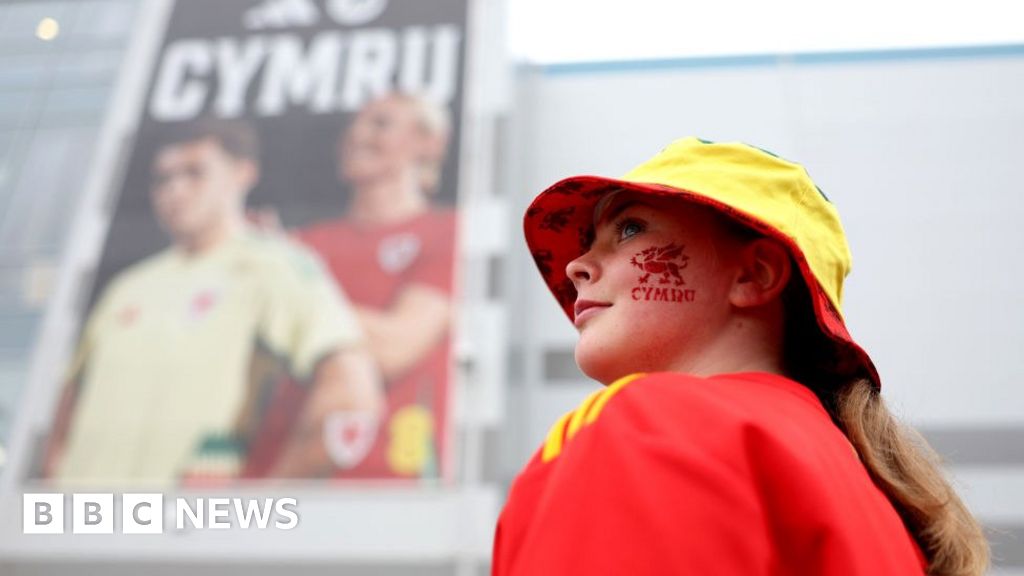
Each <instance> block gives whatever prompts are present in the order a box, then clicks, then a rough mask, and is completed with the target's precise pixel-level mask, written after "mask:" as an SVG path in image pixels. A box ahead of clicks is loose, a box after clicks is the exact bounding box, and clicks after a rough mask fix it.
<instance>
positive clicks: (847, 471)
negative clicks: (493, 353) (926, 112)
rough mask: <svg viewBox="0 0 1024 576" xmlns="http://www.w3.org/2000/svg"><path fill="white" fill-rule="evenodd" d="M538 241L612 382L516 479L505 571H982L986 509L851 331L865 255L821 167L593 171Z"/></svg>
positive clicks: (554, 433)
mask: <svg viewBox="0 0 1024 576" xmlns="http://www.w3.org/2000/svg"><path fill="white" fill-rule="evenodd" d="M525 231H526V239H527V243H528V245H529V247H530V249H531V251H532V253H533V257H534V259H535V261H536V263H537V266H538V268H539V269H540V271H541V274H542V275H543V277H544V280H545V281H546V283H547V284H548V286H549V288H550V289H551V291H552V292H553V293H554V295H555V296H556V298H557V299H558V300H559V303H560V304H561V306H562V308H563V310H564V311H565V313H566V314H567V315H568V316H569V318H570V320H572V321H573V322H574V324H575V326H576V328H577V329H578V331H579V334H580V338H579V343H578V345H577V348H576V360H577V363H578V364H579V366H580V368H581V369H582V370H583V372H584V373H586V374H587V375H588V376H590V377H592V378H594V379H595V380H598V381H599V382H601V383H602V384H604V385H605V387H604V388H603V389H601V390H599V391H597V392H595V393H594V394H593V395H591V396H590V397H589V398H587V399H586V400H585V401H584V402H583V403H582V404H581V405H580V406H579V407H578V408H577V409H576V410H574V411H572V412H570V413H568V414H566V415H565V416H564V417H563V418H562V419H561V420H559V421H558V422H557V423H556V424H555V425H554V426H553V427H552V429H551V432H550V433H549V435H548V438H547V440H546V441H545V443H544V445H543V446H542V447H541V449H540V450H539V451H538V452H537V454H536V455H535V456H534V458H533V459H532V460H531V461H530V463H529V464H528V465H527V466H526V468H525V469H524V470H523V471H522V473H521V474H520V475H519V477H518V478H517V479H516V481H515V483H514V485H513V486H512V490H511V492H510V495H509V500H508V502H507V504H506V507H505V510H504V511H503V512H502V516H501V519H500V521H499V524H498V530H497V535H496V540H495V549H494V562H493V571H494V574H498V575H505V574H524V575H527V574H528V575H535V574H588V575H590V574H631V575H633V574H652V575H653V574H737V575H738V574H743V575H751V574H863V575H871V576H877V575H880V574H922V573H926V572H927V573H928V574H965V575H966V574H972V575H977V574H982V573H983V571H984V570H985V568H986V566H987V560H988V549H987V545H986V542H985V540H984V537H983V535H982V532H981V530H980V528H979V526H978V524H977V522H976V521H975V520H974V518H972V516H971V515H970V513H969V512H968V511H967V509H966V508H965V507H964V505H963V503H962V502H961V501H960V499H959V498H958V497H957V495H956V493H955V492H954V491H953V489H952V488H951V487H950V486H949V484H948V483H947V482H946V481H945V480H944V479H943V476H942V473H941V471H940V469H939V465H938V461H937V457H936V456H935V454H934V452H933V451H931V449H930V448H928V447H927V445H926V444H925V443H924V441H923V440H922V439H921V438H920V436H918V435H916V434H915V433H914V432H913V431H911V430H909V429H907V428H905V427H903V426H901V425H899V424H898V423H897V422H896V421H895V420H894V419H893V417H892V415H891V414H890V413H889V411H888V409H887V408H886V407H885V405H884V403H883V401H882V398H881V396H880V394H879V389H880V379H879V376H878V373H877V371H876V370H875V367H874V364H873V363H872V362H871V359H870V358H869V357H868V355H867V354H866V353H865V352H864V350H863V349H862V348H861V347H860V346H858V345H857V343H856V342H854V340H853V339H852V338H851V337H850V334H849V333H848V332H847V330H846V328H845V325H844V322H843V317H842V313H841V300H842V283H843V280H844V278H845V277H846V274H847V273H848V271H849V269H850V254H849V249H848V247H847V244H846V239H845V235H844V233H843V229H842V226H841V224H840V222H839V218H838V213H837V212H836V210H835V208H834V207H833V206H832V204H831V203H830V202H829V201H828V199H827V198H826V197H825V195H824V194H822V193H821V191H820V190H818V188H817V187H816V186H815V185H814V183H813V182H812V181H811V180H810V178H809V177H808V175H807V173H806V171H805V170H804V169H803V168H802V167H800V166H799V165H797V164H793V163H790V162H787V161H785V160H782V159H780V158H778V157H776V156H774V155H772V154H769V153H766V152H764V151H762V150H760V149H757V148H754V147H751V146H747V145H743V144H736V143H729V144H715V143H710V142H706V141H702V140H698V139H695V138H688V139H683V140H679V141H677V142H675V143H673V144H671V145H670V146H669V147H667V148H666V149H665V150H663V151H662V152H661V153H659V154H658V155H657V156H655V157H654V158H653V159H651V160H650V161H648V162H646V163H644V164H642V165H640V166H639V167H637V168H636V169H634V170H633V171H632V172H630V173H629V174H627V175H626V176H625V177H624V178H623V179H621V180H615V179H609V178H599V177H592V176H580V177H575V178H569V179H566V180H563V181H561V182H558V183H557V184H555V185H553V186H552V187H550V188H549V189H547V190H546V191H544V192H543V193H542V194H541V195H540V196H538V197H537V199H536V200H535V201H534V202H533V204H532V205H531V207H530V208H529V210H528V211H527V213H526V218H525Z"/></svg>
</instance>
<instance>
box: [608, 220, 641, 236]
mask: <svg viewBox="0 0 1024 576" xmlns="http://www.w3.org/2000/svg"><path fill="white" fill-rule="evenodd" d="M615 230H616V235H617V236H618V238H619V240H620V241H621V240H626V239H627V238H629V237H630V236H635V235H636V234H639V233H641V232H643V231H644V225H643V223H641V222H637V221H636V220H622V221H621V222H619V223H618V224H616V225H615Z"/></svg>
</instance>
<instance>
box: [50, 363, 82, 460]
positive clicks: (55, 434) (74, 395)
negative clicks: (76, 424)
mask: <svg viewBox="0 0 1024 576" xmlns="http://www.w3.org/2000/svg"><path fill="white" fill-rule="evenodd" d="M78 388H79V381H78V379H77V378H74V379H71V380H68V381H67V382H66V383H65V384H64V389H63V390H62V391H61V395H60V400H59V401H58V403H57V412H56V414H54V417H53V420H52V422H53V429H52V431H51V432H50V437H49V438H48V439H47V441H46V448H45V452H44V455H43V469H42V476H43V478H53V477H55V476H56V474H57V467H58V466H59V465H60V461H61V458H62V457H63V455H64V446H65V444H66V443H67V437H68V432H69V430H70V429H71V417H72V414H73V410H74V407H75V403H76V401H77V400H78Z"/></svg>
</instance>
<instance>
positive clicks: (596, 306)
mask: <svg viewBox="0 0 1024 576" xmlns="http://www.w3.org/2000/svg"><path fill="white" fill-rule="evenodd" d="M610 306H611V304H608V303H606V302H594V301H591V300H577V301H576V306H575V307H574V310H573V311H574V314H573V324H575V325H576V327H577V328H579V327H580V326H582V325H583V323H584V322H585V321H586V320H587V319H588V318H590V317H591V316H593V315H594V314H597V313H599V312H601V310H604V309H605V308H608V307H610Z"/></svg>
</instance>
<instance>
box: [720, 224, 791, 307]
mask: <svg viewBox="0 0 1024 576" xmlns="http://www.w3.org/2000/svg"><path fill="white" fill-rule="evenodd" d="M738 262H739V265H740V274H739V275H738V276H737V277H736V280H735V282H733V285H732V289H731V290H730V292H729V302H730V303H731V304H732V305H733V306H736V307H738V308H752V307H755V306H762V305H764V304H767V303H769V302H771V301H772V300H775V299H777V298H780V297H781V295H782V292H783V290H785V289H786V286H787V285H788V284H789V278H790V275H791V274H792V273H793V264H792V261H791V260H790V257H789V251H788V250H786V248H785V247H784V246H783V245H782V244H781V243H780V242H778V241H777V240H773V239H771V238H758V239H756V240H753V241H751V242H749V243H747V244H746V245H744V246H743V247H741V248H740V253H739V259H738Z"/></svg>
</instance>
